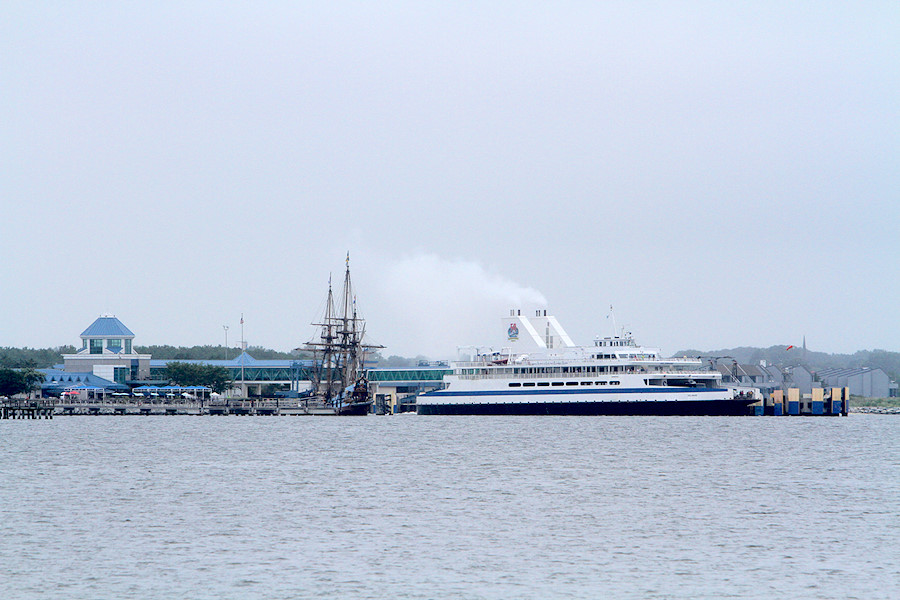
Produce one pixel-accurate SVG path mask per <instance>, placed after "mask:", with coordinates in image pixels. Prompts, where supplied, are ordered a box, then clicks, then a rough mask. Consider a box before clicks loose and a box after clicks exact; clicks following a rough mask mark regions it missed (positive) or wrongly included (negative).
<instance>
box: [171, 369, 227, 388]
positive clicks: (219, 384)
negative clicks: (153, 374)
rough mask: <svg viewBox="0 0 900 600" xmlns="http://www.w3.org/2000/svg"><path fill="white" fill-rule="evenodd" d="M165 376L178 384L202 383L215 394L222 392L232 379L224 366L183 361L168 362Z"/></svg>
mask: <svg viewBox="0 0 900 600" xmlns="http://www.w3.org/2000/svg"><path fill="white" fill-rule="evenodd" d="M166 378H167V379H168V380H169V381H171V382H172V383H174V384H175V385H180V386H189V385H203V386H206V387H208V388H210V389H212V391H214V392H216V393H217V394H221V393H222V392H224V391H225V390H226V389H227V388H228V386H229V385H230V384H231V381H232V379H231V375H230V373H229V371H228V369H226V368H225V367H216V366H213V365H200V364H197V363H183V362H170V363H169V364H168V365H166Z"/></svg>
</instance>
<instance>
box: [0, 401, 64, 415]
mask: <svg viewBox="0 0 900 600" xmlns="http://www.w3.org/2000/svg"><path fill="white" fill-rule="evenodd" d="M53 411H54V404H53V402H52V401H48V400H0V419H52V418H53Z"/></svg>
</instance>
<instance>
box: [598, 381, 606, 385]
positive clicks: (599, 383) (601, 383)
mask: <svg viewBox="0 0 900 600" xmlns="http://www.w3.org/2000/svg"><path fill="white" fill-rule="evenodd" d="M597 385H606V382H605V381H598V382H597Z"/></svg>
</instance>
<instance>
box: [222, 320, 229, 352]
mask: <svg viewBox="0 0 900 600" xmlns="http://www.w3.org/2000/svg"><path fill="white" fill-rule="evenodd" d="M222 329H224V330H225V360H228V325H222Z"/></svg>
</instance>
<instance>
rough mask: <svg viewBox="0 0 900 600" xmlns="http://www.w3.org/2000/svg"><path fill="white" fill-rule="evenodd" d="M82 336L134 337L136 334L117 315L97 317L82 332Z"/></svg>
mask: <svg viewBox="0 0 900 600" xmlns="http://www.w3.org/2000/svg"><path fill="white" fill-rule="evenodd" d="M81 337H134V334H133V333H131V330H130V329H128V328H127V327H125V326H124V325H122V321H120V320H118V319H117V318H115V317H97V320H96V321H94V322H93V323H91V325H90V327H88V328H87V329H85V330H84V331H83V332H81Z"/></svg>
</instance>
